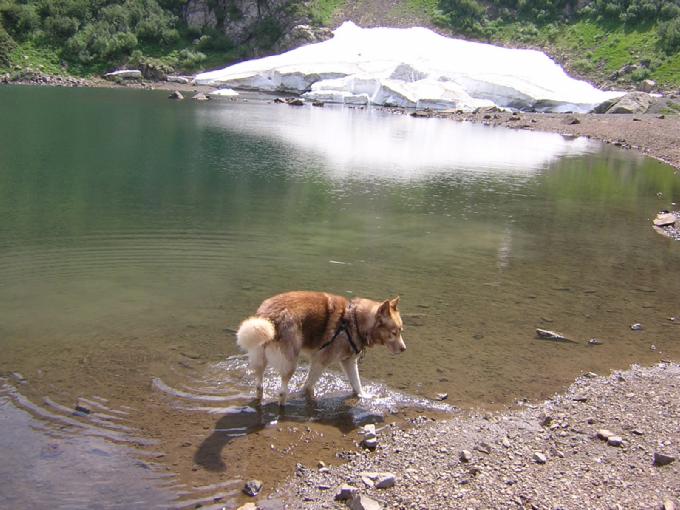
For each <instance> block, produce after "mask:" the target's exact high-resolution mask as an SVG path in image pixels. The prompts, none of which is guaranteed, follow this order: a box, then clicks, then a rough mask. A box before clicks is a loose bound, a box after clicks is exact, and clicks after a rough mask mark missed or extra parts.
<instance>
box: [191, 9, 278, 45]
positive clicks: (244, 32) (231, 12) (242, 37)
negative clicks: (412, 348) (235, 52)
mask: <svg viewBox="0 0 680 510" xmlns="http://www.w3.org/2000/svg"><path fill="white" fill-rule="evenodd" d="M289 3H290V0H258V1H257V2H253V1H252V0H188V2H187V3H186V6H185V7H184V20H185V21H186V22H187V25H189V27H190V28H198V29H201V28H204V27H209V28H216V29H217V30H220V31H221V32H223V33H224V35H226V36H227V37H228V38H229V39H231V41H232V42H233V43H234V44H236V45H241V44H246V43H249V44H250V43H253V42H254V41H253V35H254V34H255V33H256V32H257V29H258V28H259V27H261V26H262V24H263V23H264V22H271V21H272V20H274V21H275V22H276V23H278V24H279V26H280V27H285V25H286V24H287V22H286V19H285V18H286V15H287V13H286V11H285V7H286V6H287V5H288V4H289ZM289 26H290V25H289Z"/></svg>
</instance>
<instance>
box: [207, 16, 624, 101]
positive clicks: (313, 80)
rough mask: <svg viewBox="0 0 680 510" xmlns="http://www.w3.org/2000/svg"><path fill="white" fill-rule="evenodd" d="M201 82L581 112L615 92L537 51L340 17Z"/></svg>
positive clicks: (331, 96)
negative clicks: (292, 45) (323, 37)
mask: <svg viewBox="0 0 680 510" xmlns="http://www.w3.org/2000/svg"><path fill="white" fill-rule="evenodd" d="M196 82H197V83H199V84H202V85H225V86H229V87H234V88H242V89H251V90H261V91H267V92H294V93H298V94H304V96H305V97H307V98H310V99H318V100H322V101H329V102H340V103H353V104H357V103H359V104H366V103H372V104H380V105H395V106H405V107H417V108H424V107H430V108H460V109H465V110H470V109H474V108H476V107H478V106H488V105H492V104H495V105H497V106H499V107H506V108H518V109H531V108H535V109H537V110H545V111H568V110H572V111H588V110H590V109H592V108H593V107H594V106H595V105H597V104H599V103H601V102H603V101H605V100H607V99H610V98H612V97H618V96H621V95H623V93H622V92H604V91H601V90H598V89H596V88H595V87H593V86H591V85H590V84H588V83H586V82H583V81H578V80H575V79H573V78H571V77H569V76H568V75H567V74H566V73H565V72H564V70H563V69H562V68H561V67H560V66H559V65H557V64H556V63H555V62H553V61H552V60H551V59H550V58H549V57H547V56H546V55H545V54H544V53H541V52H539V51H534V50H516V49H508V48H501V47H497V46H492V45H489V44H482V43H475V42H469V41H463V40H460V39H451V38H448V37H444V36H441V35H438V34H436V33H434V32H432V31H431V30H428V29H425V28H408V29H402V28H367V29H363V28H359V27H357V26H356V25H355V24H354V23H352V22H346V23H344V24H342V26H340V27H339V28H338V29H336V30H335V31H334V37H333V38H332V39H329V40H328V41H324V42H320V43H316V44H309V45H307V46H302V47H300V48H297V49H294V50H291V51H288V52H286V53H282V54H280V55H276V56H272V57H265V58H261V59H256V60H249V61H246V62H241V63H239V64H235V65H233V66H229V67H226V68H224V69H220V70H216V71H211V72H207V73H202V74H199V75H198V76H197V77H196Z"/></svg>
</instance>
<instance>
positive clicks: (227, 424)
mask: <svg viewBox="0 0 680 510" xmlns="http://www.w3.org/2000/svg"><path fill="white" fill-rule="evenodd" d="M382 421H384V418H383V416H382V415H380V414H376V413H374V412H371V411H369V410H367V409H365V408H362V407H361V406H360V405H358V404H357V399H356V398H355V397H354V396H353V395H340V396H329V397H324V398H320V399H318V400H314V399H308V398H300V399H295V400H290V401H288V403H287V404H286V405H285V406H280V405H279V403H278V402H269V403H266V404H260V403H259V401H257V400H254V401H252V402H250V403H249V404H248V405H246V406H243V407H240V408H238V407H235V408H234V412H230V413H227V414H225V415H223V416H222V417H221V418H220V419H219V420H217V423H215V429H214V430H213V432H212V434H210V436H208V437H207V438H205V440H203V442H202V443H201V444H200V446H199V447H198V450H197V451H196V453H195V455H194V462H195V463H196V464H198V465H199V466H201V467H203V468H204V469H207V470H209V471H224V470H225V469H226V466H225V464H224V462H223V461H222V450H223V449H224V447H225V446H226V445H227V444H228V443H230V442H231V441H232V440H234V439H236V438H237V437H242V436H244V435H246V434H251V433H253V432H258V431H260V430H263V429H265V428H266V427H267V426H269V425H271V424H272V423H276V422H295V423H306V422H315V423H322V424H324V425H332V426H334V427H336V428H337V429H338V430H339V431H340V432H342V433H343V434H347V433H349V432H351V431H352V430H354V429H356V428H358V427H360V426H362V425H364V424H366V423H380V422H382Z"/></svg>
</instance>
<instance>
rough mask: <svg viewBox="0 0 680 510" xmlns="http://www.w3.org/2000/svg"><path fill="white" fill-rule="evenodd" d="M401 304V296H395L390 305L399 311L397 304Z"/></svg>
mask: <svg viewBox="0 0 680 510" xmlns="http://www.w3.org/2000/svg"><path fill="white" fill-rule="evenodd" d="M398 305H399V296H397V297H395V298H394V299H393V300H392V301H390V307H391V308H392V310H394V311H395V312H396V311H397V306H398Z"/></svg>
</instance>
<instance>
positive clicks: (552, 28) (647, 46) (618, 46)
mask: <svg viewBox="0 0 680 510" xmlns="http://www.w3.org/2000/svg"><path fill="white" fill-rule="evenodd" d="M486 37H487V38H488V39H489V41H490V42H500V43H503V44H513V43H517V42H520V43H522V44H524V45H528V46H537V47H540V48H542V49H544V50H545V51H546V52H548V53H549V54H552V55H553V56H558V57H559V60H561V61H562V63H566V64H567V67H569V68H570V70H572V71H575V72H576V74H579V75H580V77H582V78H587V79H590V80H594V81H598V80H603V79H606V78H608V77H609V76H611V75H612V74H613V73H614V72H615V71H618V70H619V69H621V68H622V67H623V66H625V65H627V64H636V65H640V64H641V63H643V62H645V63H647V70H644V69H642V70H639V71H637V72H634V73H632V74H629V75H626V76H624V77H622V81H623V83H630V82H635V81H640V80H642V79H645V78H650V79H652V80H655V81H656V82H657V83H658V84H659V85H662V86H664V87H677V86H678V85H680V53H678V54H676V55H673V56H667V55H665V54H664V53H663V52H662V51H661V50H659V48H658V36H657V32H656V26H655V25H654V26H646V27H638V28H636V29H634V30H630V29H627V28H626V27H625V26H623V25H603V24H599V23H595V22H592V21H587V20H582V21H578V22H575V23H573V24H570V25H563V24H562V25H559V24H547V25H543V26H534V25H531V24H527V23H520V22H513V23H506V24H498V23H496V24H494V23H492V24H491V25H490V26H489V29H488V31H487V33H486Z"/></svg>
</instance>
